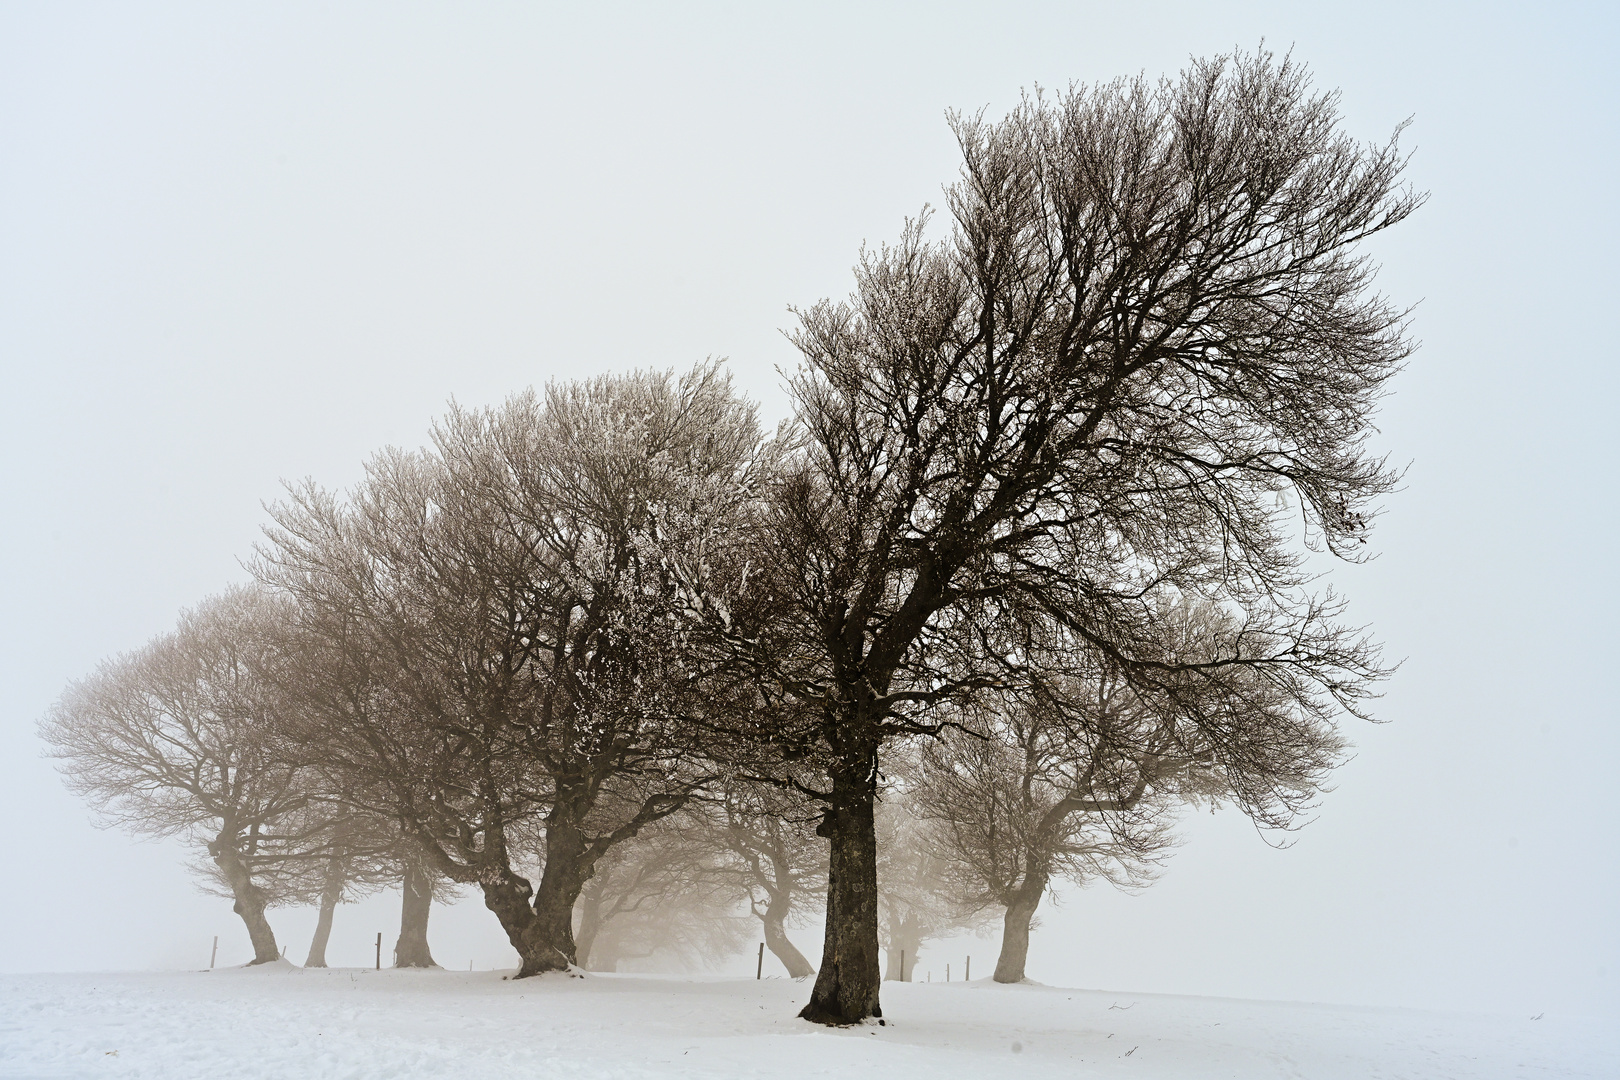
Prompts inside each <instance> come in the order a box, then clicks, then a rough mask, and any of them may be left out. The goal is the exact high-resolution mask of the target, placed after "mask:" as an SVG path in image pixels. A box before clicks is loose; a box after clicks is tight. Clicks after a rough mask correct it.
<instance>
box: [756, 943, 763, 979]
mask: <svg viewBox="0 0 1620 1080" xmlns="http://www.w3.org/2000/svg"><path fill="white" fill-rule="evenodd" d="M764 977H765V943H764V942H763V941H762V942H760V943H759V964H758V965H756V966H755V968H754V979H755V980H756V981H757V980H759V979H763V978H764Z"/></svg>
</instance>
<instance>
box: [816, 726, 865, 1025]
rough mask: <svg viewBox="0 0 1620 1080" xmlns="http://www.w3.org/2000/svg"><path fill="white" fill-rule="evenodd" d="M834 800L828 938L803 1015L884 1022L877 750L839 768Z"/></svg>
mask: <svg viewBox="0 0 1620 1080" xmlns="http://www.w3.org/2000/svg"><path fill="white" fill-rule="evenodd" d="M831 794H832V798H831V802H830V805H829V806H828V808H827V814H826V816H825V817H824V818H823V819H822V822H821V825H820V826H818V827H817V829H816V832H817V833H818V834H819V835H821V836H825V837H827V838H828V839H829V840H831V841H832V844H831V847H832V852H831V857H830V860H829V862H828V867H827V870H828V873H827V931H826V938H825V940H824V943H823V945H822V951H821V971H820V973H819V974H818V975H817V976H816V985H815V989H813V990H812V991H811V992H810V1001H809V1003H808V1004H807V1005H805V1007H804V1009H803V1010H802V1011H801V1012H800V1013H799V1015H800V1016H801V1017H803V1018H804V1019H806V1020H810V1021H812V1022H814V1023H818V1024H834V1025H837V1024H858V1023H860V1022H861V1021H862V1020H865V1019H866V1018H867V1017H871V1016H876V1017H881V1016H882V1015H883V1007H882V1005H881V1004H880V1003H879V1001H878V989H879V987H880V985H881V980H880V979H879V969H878V925H877V914H878V908H877V831H876V826H875V822H874V818H873V803H874V801H875V799H876V797H877V747H876V745H875V744H874V745H870V746H867V747H864V748H862V749H859V750H855V751H853V752H848V753H846V754H844V755H842V759H841V760H838V761H836V762H835V764H834V766H833V769H832V793H831Z"/></svg>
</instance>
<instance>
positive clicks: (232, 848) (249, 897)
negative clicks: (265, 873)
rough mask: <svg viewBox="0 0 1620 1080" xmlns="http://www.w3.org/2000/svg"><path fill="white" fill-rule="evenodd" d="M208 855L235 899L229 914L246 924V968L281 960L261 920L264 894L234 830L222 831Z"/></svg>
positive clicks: (262, 918)
mask: <svg viewBox="0 0 1620 1080" xmlns="http://www.w3.org/2000/svg"><path fill="white" fill-rule="evenodd" d="M208 854H210V855H212V856H213V858H214V864H215V865H216V866H218V867H219V870H220V873H222V874H223V875H225V880H226V881H227V882H229V883H230V886H231V894H232V895H233V896H235V897H236V904H235V905H234V907H233V908H232V910H234V911H235V912H236V913H237V914H238V915H240V916H242V921H243V922H244V923H246V924H247V930H248V938H249V939H250V940H251V941H252V942H253V959H252V960H251V961H249V965H248V966H250V967H251V966H252V965H253V964H268V963H270V962H271V961H272V960H279V959H281V952H280V950H278V949H277V948H276V935H275V934H274V933H273V932H271V930H270V923H269V922H268V921H267V920H266V919H265V917H264V908H265V903H266V899H267V898H266V897H265V895H264V890H263V889H261V888H259V887H258V886H257V885H255V884H253V875H252V874H251V873H250V872H249V870H248V867H247V863H246V862H245V861H243V858H242V853H241V852H240V851H239V850H238V849H237V846H236V830H234V829H225V830H222V831H221V832H220V834H219V836H217V837H216V838H215V839H214V841H213V843H211V844H209V845H208Z"/></svg>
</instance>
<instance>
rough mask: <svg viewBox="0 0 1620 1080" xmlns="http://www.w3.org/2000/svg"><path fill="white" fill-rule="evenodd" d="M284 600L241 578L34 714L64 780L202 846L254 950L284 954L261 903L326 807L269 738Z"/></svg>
mask: <svg viewBox="0 0 1620 1080" xmlns="http://www.w3.org/2000/svg"><path fill="white" fill-rule="evenodd" d="M286 614H287V613H286V609H285V605H284V604H281V603H280V602H279V601H277V600H276V599H275V598H273V597H270V596H268V595H266V594H265V593H264V592H262V591H261V590H257V589H250V588H238V589H232V590H230V591H228V592H225V593H223V594H221V595H219V596H217V597H215V598H213V599H211V600H208V601H205V602H204V603H202V604H200V605H198V606H197V607H196V608H195V609H193V610H192V611H189V612H187V613H186V614H184V615H183V616H182V617H181V619H180V624H179V626H178V627H177V628H176V629H175V630H174V631H173V632H172V633H169V634H165V635H163V636H161V637H159V638H156V639H155V640H153V641H152V642H151V643H150V644H148V645H147V646H145V647H144V648H142V649H139V650H137V651H135V652H133V653H128V654H125V655H123V656H120V657H118V658H117V659H115V660H111V661H108V662H106V663H104V664H102V665H101V667H100V668H99V669H98V670H97V671H96V672H95V673H94V674H92V675H90V676H89V677H88V678H85V679H81V680H79V681H77V682H75V683H73V684H72V685H71V686H70V687H69V688H68V690H67V692H66V693H65V694H63V696H62V697H61V699H60V700H59V701H58V702H57V703H56V705H55V706H54V707H53V708H52V709H51V711H50V713H49V714H48V715H47V716H46V718H45V719H44V720H43V721H42V722H41V724H40V734H41V736H42V737H43V738H44V740H45V741H46V743H48V744H49V745H50V747H51V753H52V755H53V756H54V757H56V758H57V759H59V760H60V762H61V764H60V766H59V767H60V769H61V771H62V774H63V776H64V777H65V779H66V781H67V784H68V787H69V788H70V789H71V790H72V791H74V792H75V793H76V794H78V795H80V796H82V797H83V798H84V799H85V800H86V801H87V802H88V803H89V804H90V806H91V807H92V808H93V810H94V812H95V813H96V815H97V817H98V818H99V819H100V821H101V822H102V823H103V824H105V825H108V826H118V827H121V828H125V829H128V830H130V831H131V832H135V833H137V834H144V835H147V836H182V837H185V838H187V839H188V840H192V841H194V842H195V843H197V844H198V845H199V846H200V847H202V848H203V849H205V850H206V852H207V859H208V862H209V864H211V870H212V872H213V873H214V874H216V875H217V879H218V880H219V881H220V882H221V883H222V884H223V886H224V887H225V889H226V890H228V893H229V895H230V896H232V897H233V898H234V900H235V910H236V913H237V914H238V915H240V916H241V917H242V921H243V923H245V924H246V926H247V930H248V936H249V938H250V939H251V940H252V943H253V960H252V963H254V964H264V963H268V962H270V961H272V960H275V959H277V958H278V956H279V955H280V954H279V952H278V949H277V946H276V939H275V934H274V933H273V932H272V931H271V929H270V923H269V921H268V920H267V919H266V918H265V908H266V907H268V906H270V904H271V903H273V902H275V901H276V900H278V899H279V900H287V899H291V898H293V897H295V896H296V895H297V894H298V892H299V890H300V888H301V887H302V886H301V883H300V882H299V880H298V878H299V877H300V876H301V875H303V874H305V873H306V872H307V871H308V870H309V868H310V867H311V866H313V865H315V864H317V863H320V862H324V860H325V858H326V857H327V856H328V855H329V854H330V853H331V851H332V848H331V829H330V825H331V818H330V817H329V816H328V815H327V814H325V813H321V812H317V808H315V807H312V806H311V801H310V798H309V794H308V791H307V789H306V787H305V784H304V777H303V775H302V773H301V769H300V767H299V766H298V765H297V764H295V763H294V762H292V761H291V760H290V759H289V757H288V756H287V755H286V754H285V753H284V748H283V747H282V746H280V745H278V742H277V740H276V738H275V735H274V733H275V732H276V731H277V730H279V717H278V713H279V712H280V711H281V710H283V709H284V708H285V707H286V699H285V697H284V696H283V695H282V693H281V688H280V687H279V686H278V685H277V684H276V682H275V680H273V679H270V678H267V677H266V672H267V671H268V670H271V669H273V668H274V666H275V653H276V651H277V650H278V649H279V648H280V645H281V642H282V640H283V634H282V631H283V628H284V622H285V619H286Z"/></svg>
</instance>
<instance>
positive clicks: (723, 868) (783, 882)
mask: <svg viewBox="0 0 1620 1080" xmlns="http://www.w3.org/2000/svg"><path fill="white" fill-rule="evenodd" d="M697 815H701V817H702V820H703V826H702V828H703V835H705V836H707V837H710V838H712V839H711V840H710V842H711V843H713V844H715V845H716V846H717V847H718V848H719V850H720V852H721V856H722V857H721V859H720V860H719V863H718V865H717V867H716V872H717V873H718V874H720V875H722V876H723V877H725V878H726V879H728V880H730V881H732V882H733V883H735V885H736V886H737V887H738V888H739V889H740V890H741V891H742V892H743V894H744V895H745V896H746V897H747V900H748V908H749V910H750V911H751V912H753V914H754V916H755V917H756V918H758V919H759V922H760V929H761V932H762V933H763V935H764V939H765V947H766V948H768V949H770V950H771V955H773V956H775V957H776V958H777V959H778V960H780V961H781V962H782V966H783V967H784V968H786V969H787V973H788V975H789V976H790V977H792V978H795V979H800V978H804V977H805V976H807V975H814V974H815V971H816V969H815V968H814V967H812V966H811V964H810V961H809V960H806V959H805V957H804V954H803V953H801V952H800V951H799V950H798V948H797V947H796V946H795V945H794V944H793V942H792V941H791V940H790V939H789V938H788V936H787V928H788V927H789V926H794V925H799V924H802V923H804V922H805V921H807V920H808V919H809V917H810V916H811V915H812V914H813V913H814V912H815V911H816V910H817V909H819V907H820V905H821V898H822V894H823V893H824V891H825V890H826V888H827V841H826V840H824V839H822V838H821V837H819V836H817V835H816V826H817V824H818V822H819V819H820V814H819V813H818V812H817V809H816V807H815V805H814V804H812V803H809V802H807V801H806V800H805V799H804V798H803V797H802V796H799V795H797V793H795V792H792V791H791V790H790V789H786V788H782V787H779V786H775V785H769V784H758V783H754V784H747V783H740V782H733V783H731V784H729V785H726V786H723V787H721V788H719V789H718V790H717V791H716V792H715V794H714V796H713V801H712V803H711V804H709V805H705V806H701V807H699V808H698V810H697Z"/></svg>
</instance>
